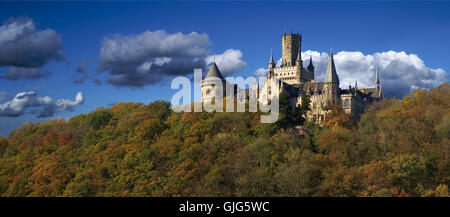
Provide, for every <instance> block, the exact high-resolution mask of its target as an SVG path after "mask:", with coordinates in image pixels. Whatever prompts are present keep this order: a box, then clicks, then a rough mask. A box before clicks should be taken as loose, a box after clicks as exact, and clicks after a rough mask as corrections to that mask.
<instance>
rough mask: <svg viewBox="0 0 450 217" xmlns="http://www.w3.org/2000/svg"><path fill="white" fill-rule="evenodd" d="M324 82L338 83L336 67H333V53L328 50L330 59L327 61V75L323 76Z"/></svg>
mask: <svg viewBox="0 0 450 217" xmlns="http://www.w3.org/2000/svg"><path fill="white" fill-rule="evenodd" d="M325 82H337V83H339V77H338V75H337V73H336V66H334V59H333V52H332V51H331V49H330V58H329V59H328V67H327V74H326V75H325Z"/></svg>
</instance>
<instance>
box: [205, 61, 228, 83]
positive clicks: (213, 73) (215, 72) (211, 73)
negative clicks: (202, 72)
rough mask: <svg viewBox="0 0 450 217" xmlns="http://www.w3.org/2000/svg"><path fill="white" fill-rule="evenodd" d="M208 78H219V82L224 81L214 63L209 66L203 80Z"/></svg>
mask: <svg viewBox="0 0 450 217" xmlns="http://www.w3.org/2000/svg"><path fill="white" fill-rule="evenodd" d="M210 77H217V78H220V80H224V78H223V76H222V74H221V73H220V71H219V68H217V65H216V63H215V62H213V63H212V64H211V68H209V72H208V74H206V77H205V78H210Z"/></svg>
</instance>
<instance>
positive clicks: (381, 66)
mask: <svg viewBox="0 0 450 217" xmlns="http://www.w3.org/2000/svg"><path fill="white" fill-rule="evenodd" d="M310 55H311V57H312V59H313V63H314V66H315V67H316V69H315V79H316V81H323V80H324V79H325V72H326V68H327V63H328V57H329V55H328V53H326V52H318V51H311V50H308V51H305V52H302V59H304V60H305V61H304V66H307V64H308V63H309V57H310ZM333 56H334V60H335V64H336V70H337V73H338V76H339V79H340V86H341V88H348V86H349V85H352V86H354V84H355V82H356V81H358V87H373V86H375V69H376V68H378V71H379V73H380V79H381V82H380V83H381V85H382V87H383V90H384V92H385V94H386V95H387V96H389V97H397V98H401V97H403V95H405V94H407V93H409V92H411V91H412V90H414V89H417V88H425V89H429V88H433V87H436V86H438V85H439V84H441V83H443V82H446V81H447V75H446V72H445V71H444V70H443V69H440V68H436V69H433V68H429V67H427V66H426V65H425V63H424V61H423V60H422V59H420V58H419V57H418V56H417V55H416V54H407V53H406V52H404V51H401V52H396V51H386V52H376V53H374V54H367V55H366V54H363V53H362V52H359V51H341V52H338V53H336V54H334V55H333Z"/></svg>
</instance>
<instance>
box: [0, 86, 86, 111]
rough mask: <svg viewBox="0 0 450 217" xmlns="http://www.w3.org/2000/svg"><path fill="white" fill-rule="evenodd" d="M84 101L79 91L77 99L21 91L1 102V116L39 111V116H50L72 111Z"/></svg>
mask: <svg viewBox="0 0 450 217" xmlns="http://www.w3.org/2000/svg"><path fill="white" fill-rule="evenodd" d="M83 102H84V98H83V94H82V93H81V92H78V93H77V95H76V97H75V100H74V101H71V100H68V99H59V100H56V101H54V100H53V99H52V98H51V97H49V96H44V97H39V96H38V95H37V93H36V92H34V91H29V92H20V93H18V94H16V96H15V97H14V98H13V99H12V100H11V101H8V102H5V103H3V104H0V116H4V117H18V116H21V115H23V114H25V113H37V114H38V117H50V116H53V115H55V114H56V113H58V112H62V111H66V110H68V111H72V110H73V108H75V107H77V106H79V105H81V104H82V103H83Z"/></svg>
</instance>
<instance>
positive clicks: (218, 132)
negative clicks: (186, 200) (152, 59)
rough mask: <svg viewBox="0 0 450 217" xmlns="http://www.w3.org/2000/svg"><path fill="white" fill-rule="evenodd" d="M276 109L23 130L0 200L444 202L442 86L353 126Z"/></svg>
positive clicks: (6, 146) (1, 178)
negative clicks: (272, 117) (266, 114)
mask: <svg viewBox="0 0 450 217" xmlns="http://www.w3.org/2000/svg"><path fill="white" fill-rule="evenodd" d="M282 101H283V100H282V99H281V98H280V103H281V102H282ZM280 110H281V115H280V117H279V120H278V122H276V123H273V124H263V123H260V120H259V118H260V115H261V113H259V112H257V113H256V112H255V113H252V112H234V113H225V112H217V113H207V112H200V113H194V112H189V113H188V112H186V113H175V112H173V111H172V110H171V108H170V103H169V102H166V101H154V102H152V103H149V104H147V105H146V104H143V103H131V102H128V103H125V102H122V103H119V104H116V105H114V106H112V107H110V108H98V109H96V110H95V111H92V112H90V113H87V114H81V115H78V116H75V117H72V118H70V120H64V119H53V120H49V121H41V122H38V123H31V122H29V123H25V124H24V125H23V126H21V127H20V128H19V129H16V130H14V131H13V132H12V133H11V134H10V135H9V136H8V137H7V138H3V137H0V165H1V167H0V196H3V197H28V196H31V197H35V196H45V197H60V196H63V197H65V196H70V197H91V196H95V197H109V196H118V197H128V196H138V197H141V196H162V197H178V196H207V197H210V196H213V197H214V196H256V197H260V196H274V197H279V196H293V197H298V196H300V197H399V196H400V197H408V196H409V197H448V186H449V184H450V178H449V174H450V170H449V169H450V168H449V163H448V155H449V148H450V145H449V144H450V84H449V83H445V84H442V85H440V86H438V87H436V88H433V89H430V90H422V89H420V90H415V91H413V92H411V93H410V94H408V95H406V96H405V97H403V99H384V100H382V101H380V102H376V103H373V104H371V105H370V106H369V107H368V108H367V109H366V111H365V113H364V114H363V115H362V116H361V119H360V120H358V121H354V120H352V119H351V118H350V117H349V116H348V115H346V114H345V113H343V112H342V111H341V110H340V109H339V108H333V111H332V116H331V118H328V119H327V121H326V123H325V125H324V126H318V125H316V124H313V123H310V122H308V121H305V120H303V119H302V118H300V119H298V118H297V119H296V118H295V117H301V115H302V114H303V113H304V112H306V111H307V110H308V108H307V107H305V108H300V111H297V112H295V113H293V112H291V111H288V110H287V109H285V108H284V107H283V105H282V107H281V108H280ZM293 117H294V118H293ZM294 119H295V120H294ZM292 123H300V124H301V125H302V127H300V128H299V127H295V126H293V124H292Z"/></svg>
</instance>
